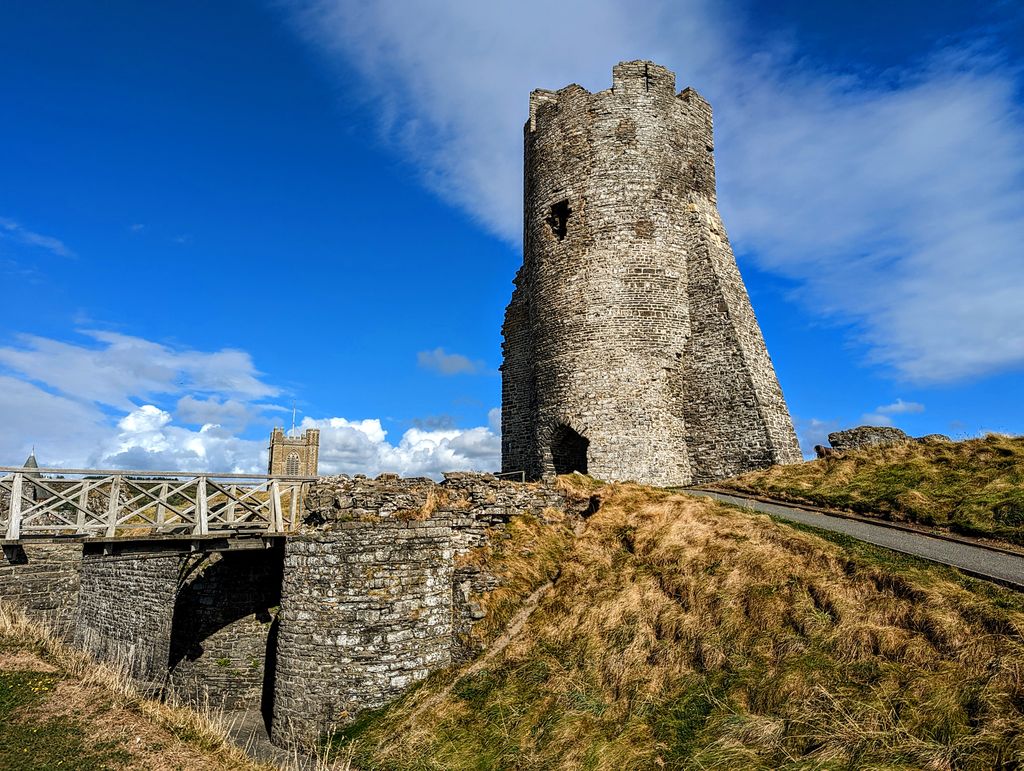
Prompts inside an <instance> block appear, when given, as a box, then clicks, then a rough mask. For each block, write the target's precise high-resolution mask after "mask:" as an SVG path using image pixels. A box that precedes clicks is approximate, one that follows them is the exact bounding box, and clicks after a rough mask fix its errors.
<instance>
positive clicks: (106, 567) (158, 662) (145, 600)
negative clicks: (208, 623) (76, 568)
mask: <svg viewBox="0 0 1024 771" xmlns="http://www.w3.org/2000/svg"><path fill="white" fill-rule="evenodd" d="M182 559H183V557H182V556H181V555H180V554H178V553H177V552H158V553H131V552H128V553H124V554H104V553H103V549H102V546H101V545H98V544H87V545H86V546H85V550H84V554H83V556H82V576H81V588H80V594H79V603H78V624H77V627H76V630H75V642H76V643H77V644H78V646H79V647H81V648H82V649H84V650H85V651H86V652H88V653H89V654H90V655H92V656H93V658H95V659H97V660H99V661H104V662H107V663H110V664H113V665H114V666H119V667H124V668H125V669H127V670H128V671H129V672H130V673H131V674H132V676H133V677H134V678H135V679H136V680H137V681H138V682H139V683H140V684H142V685H143V686H144V687H146V686H148V687H152V688H154V689H159V688H162V687H163V685H164V682H165V680H166V676H167V662H168V657H169V653H170V644H171V624H172V619H173V616H174V598H175V593H176V590H177V585H178V575H179V568H180V565H181V562H182Z"/></svg>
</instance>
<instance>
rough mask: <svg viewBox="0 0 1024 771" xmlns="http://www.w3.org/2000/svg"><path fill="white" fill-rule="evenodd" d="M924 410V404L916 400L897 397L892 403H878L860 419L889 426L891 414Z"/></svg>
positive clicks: (891, 422)
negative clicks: (908, 400) (910, 400)
mask: <svg viewBox="0 0 1024 771" xmlns="http://www.w3.org/2000/svg"><path fill="white" fill-rule="evenodd" d="M921 412H924V405H923V404H920V403H918V402H905V401H903V400H902V399H897V400H896V401H894V402H893V403H892V404H880V405H879V406H877V407H875V411H874V412H866V413H864V414H863V415H862V416H861V420H863V421H864V422H865V423H870V424H872V425H876V426H891V425H892V424H893V417H892V416H893V415H914V414H917V413H921Z"/></svg>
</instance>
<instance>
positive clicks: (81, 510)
mask: <svg viewBox="0 0 1024 771" xmlns="http://www.w3.org/2000/svg"><path fill="white" fill-rule="evenodd" d="M88 510H89V480H88V479H83V480H82V489H81V490H79V492H78V512H77V513H78V516H77V517H75V525H76V528H75V532H76V533H78V534H79V535H81V534H82V533H84V532H85V512H86V511H88Z"/></svg>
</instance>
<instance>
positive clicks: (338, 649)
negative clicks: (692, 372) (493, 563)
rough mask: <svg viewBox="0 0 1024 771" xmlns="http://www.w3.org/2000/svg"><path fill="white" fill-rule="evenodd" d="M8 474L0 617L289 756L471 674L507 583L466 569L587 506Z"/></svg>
mask: <svg viewBox="0 0 1024 771" xmlns="http://www.w3.org/2000/svg"><path fill="white" fill-rule="evenodd" d="M0 473H3V474H4V477H3V478H2V479H0V512H2V513H0V533H4V534H5V535H6V536H7V537H6V538H5V539H4V540H2V541H0V543H2V546H3V558H2V559H0V600H4V601H7V602H10V603H12V604H15V605H17V606H20V607H22V608H24V609H26V610H27V611H28V612H29V614H30V615H31V616H33V617H35V618H38V619H41V620H44V621H47V622H49V623H50V624H51V625H52V626H54V628H56V629H57V630H58V631H59V632H60V633H61V634H62V635H64V636H65V637H66V638H68V639H71V640H73V641H74V642H75V643H76V644H77V645H79V646H80V647H82V648H83V649H85V650H86V651H88V652H89V653H91V654H92V655H93V656H94V657H96V658H97V659H98V660H101V661H106V662H110V663H113V664H115V665H118V666H124V667H126V668H128V669H129V670H130V672H131V673H132V675H133V677H134V678H135V679H136V680H137V682H139V683H140V685H142V686H143V687H144V688H147V689H151V690H153V691H154V692H156V691H159V692H164V691H168V690H170V691H173V692H175V693H176V694H177V695H179V696H180V697H182V698H184V699H186V700H191V701H205V700H207V699H208V700H209V701H210V702H212V703H214V704H223V705H224V706H225V707H226V708H228V709H250V710H257V709H258V710H261V711H262V714H263V717H264V719H265V720H266V722H267V726H268V729H269V730H270V733H271V737H272V739H273V740H274V741H275V742H277V743H278V744H289V743H299V744H305V743H308V742H310V741H311V740H312V739H313V738H314V737H316V736H318V735H320V734H322V733H323V732H324V731H326V730H329V729H330V728H331V727H332V726H334V725H336V724H338V723H340V722H344V721H345V720H347V719H349V718H350V717H351V716H352V715H354V714H355V713H357V712H359V711H360V710H362V709H367V708H374V707H378V706H381V705H382V704H384V703H386V702H387V701H389V700H391V699H393V698H395V697H396V696H397V695H399V694H400V693H401V692H402V691H403V690H404V689H405V688H406V687H407V686H409V685H410V684H412V683H414V682H416V681H418V680H421V679H423V678H424V677H426V676H427V675H428V674H429V673H430V672H431V671H433V670H435V669H438V668H441V667H445V666H447V665H449V664H450V663H452V662H453V661H459V660H461V659H464V658H465V657H467V656H468V655H471V653H472V651H469V650H468V649H467V648H466V640H467V635H468V632H469V631H470V629H471V627H472V625H473V624H474V623H476V622H477V621H478V620H479V616H480V611H479V606H477V605H476V603H475V600H476V599H477V598H478V597H479V596H480V595H481V594H482V593H483V592H485V591H487V590H488V589H492V588H493V587H494V586H495V584H496V582H497V580H498V579H497V578H496V577H495V576H490V575H487V574H485V573H483V572H482V571H481V570H480V569H479V568H476V567H474V566H473V561H472V560H468V561H467V560H460V559H459V557H460V556H461V555H465V554H466V553H467V552H469V551H471V550H473V549H477V548H480V547H481V546H484V545H486V544H487V543H488V542H489V540H490V539H493V538H500V537H501V536H502V533H503V531H504V529H505V527H506V526H507V524H508V522H509V520H510V519H511V518H512V517H513V516H515V515H517V514H532V515H534V516H538V517H542V518H543V517H546V516H549V515H551V513H552V510H556V511H558V512H564V511H570V512H571V513H572V512H575V513H579V512H580V511H581V509H582V507H583V506H585V505H586V502H585V501H584V502H579V501H573V500H569V499H567V498H566V496H565V495H563V494H562V493H561V492H559V491H558V490H557V489H555V488H554V487H552V486H549V485H544V484H522V483H513V482H507V481H501V480H499V479H497V478H496V477H494V476H491V475H486V474H462V473H459V474H448V475H446V476H445V480H444V482H442V483H435V482H433V481H431V480H429V479H399V478H398V477H397V476H396V475H382V476H381V477H378V478H377V479H367V478H365V477H356V478H354V479H350V478H348V477H324V478H320V479H303V478H280V477H278V478H275V477H242V476H240V475H221V476H212V475H207V474H181V473H180V472H167V473H160V472H105V471H89V470H76V471H73V472H69V471H66V470H63V471H61V470H53V469H40V470H39V474H40V476H38V477H31V476H29V475H28V474H26V473H25V470H24V469H0ZM53 474H62V475H63V477H62V478H59V479H58V478H54V477H53V476H52V475H53ZM560 515H561V514H559V516H560ZM12 536H13V537H12ZM464 563H466V564H464Z"/></svg>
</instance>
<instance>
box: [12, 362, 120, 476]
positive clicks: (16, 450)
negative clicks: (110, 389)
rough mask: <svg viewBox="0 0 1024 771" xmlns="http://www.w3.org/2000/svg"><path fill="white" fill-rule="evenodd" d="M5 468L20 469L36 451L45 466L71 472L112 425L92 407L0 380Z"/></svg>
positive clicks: (18, 382)
mask: <svg viewBox="0 0 1024 771" xmlns="http://www.w3.org/2000/svg"><path fill="white" fill-rule="evenodd" d="M0 394H2V398H0V425H2V426H3V431H0V465H20V464H21V463H22V462H23V461H24V460H25V458H26V457H28V453H29V451H30V450H31V449H32V447H33V446H35V447H36V448H37V450H38V452H39V458H40V462H41V463H43V464H44V465H45V464H46V463H50V464H53V465H58V466H64V467H72V466H79V465H81V464H82V463H83V462H84V461H85V456H86V454H87V453H88V451H89V449H90V448H92V447H93V446H94V445H95V443H96V442H97V440H98V438H99V437H101V436H102V435H103V434H104V432H106V431H109V425H108V423H107V421H106V419H105V417H104V415H103V414H102V413H101V412H100V411H99V410H97V409H95V408H94V407H93V406H92V405H89V404H83V403H81V402H78V401H74V400H72V399H68V398H67V397H64V396H59V395H54V394H51V393H47V392H46V391H44V390H43V389H41V388H39V387H37V386H35V385H32V384H31V383H26V382H25V381H24V380H19V379H18V378H14V377H8V376H5V375H0Z"/></svg>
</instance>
